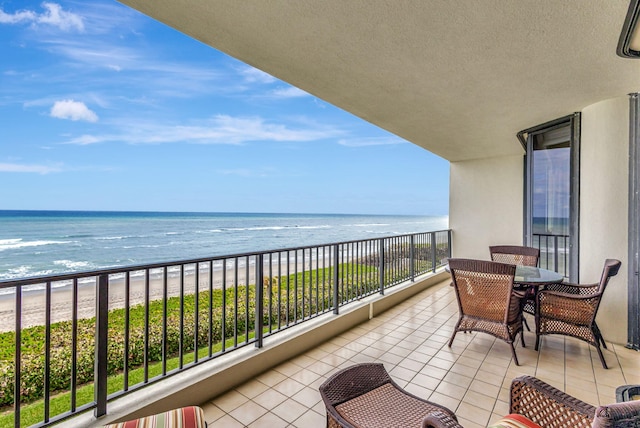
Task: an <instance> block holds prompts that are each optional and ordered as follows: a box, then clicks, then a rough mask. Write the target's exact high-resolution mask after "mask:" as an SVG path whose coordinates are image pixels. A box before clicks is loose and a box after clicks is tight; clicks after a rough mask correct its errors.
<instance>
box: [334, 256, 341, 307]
mask: <svg viewBox="0 0 640 428" xmlns="http://www.w3.org/2000/svg"><path fill="white" fill-rule="evenodd" d="M339 264H340V255H339V254H338V244H335V245H334V246H333V313H334V314H336V315H338V314H339V313H340V309H339V306H340V293H339V291H340V290H339V287H338V280H339V279H340V275H339V272H338V265H339Z"/></svg>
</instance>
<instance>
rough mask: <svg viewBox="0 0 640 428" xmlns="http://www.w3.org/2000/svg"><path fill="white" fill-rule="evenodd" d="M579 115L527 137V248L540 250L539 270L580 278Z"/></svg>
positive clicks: (539, 127)
mask: <svg viewBox="0 0 640 428" xmlns="http://www.w3.org/2000/svg"><path fill="white" fill-rule="evenodd" d="M579 131H580V116H579V114H576V115H571V116H568V117H564V118H561V119H558V120H555V121H552V122H548V123H545V124H543V125H539V126H537V127H534V128H531V129H528V130H526V131H523V132H522V133H520V135H526V140H525V141H526V150H527V154H526V157H525V206H524V208H525V209H524V212H525V231H524V242H525V245H529V246H532V247H536V248H539V249H540V267H543V268H546V269H551V270H554V271H556V272H560V273H561V274H562V275H564V276H565V277H567V278H570V279H571V280H572V281H577V280H578V242H579V239H578V238H579V237H578V224H579V223H578V222H579V212H578V208H579V201H578V197H579V191H578V189H579V162H578V161H579Z"/></svg>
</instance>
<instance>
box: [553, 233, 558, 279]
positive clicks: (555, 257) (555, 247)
mask: <svg viewBox="0 0 640 428" xmlns="http://www.w3.org/2000/svg"><path fill="white" fill-rule="evenodd" d="M558 261H559V259H558V235H554V236H553V267H554V268H555V269H554V270H555V271H556V272H559V271H560V266H559V265H558Z"/></svg>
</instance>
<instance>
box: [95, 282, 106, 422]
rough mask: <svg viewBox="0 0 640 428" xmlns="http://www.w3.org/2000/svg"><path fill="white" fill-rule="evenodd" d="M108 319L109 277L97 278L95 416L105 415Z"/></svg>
mask: <svg viewBox="0 0 640 428" xmlns="http://www.w3.org/2000/svg"><path fill="white" fill-rule="evenodd" d="M108 317H109V275H107V274H102V275H100V276H98V288H97V290H96V348H95V370H94V380H93V382H94V385H95V386H94V388H95V389H94V399H95V402H96V409H95V416H96V418H99V417H101V416H104V415H106V414H107V341H108V338H109V335H108V332H109V330H108V325H107V323H108Z"/></svg>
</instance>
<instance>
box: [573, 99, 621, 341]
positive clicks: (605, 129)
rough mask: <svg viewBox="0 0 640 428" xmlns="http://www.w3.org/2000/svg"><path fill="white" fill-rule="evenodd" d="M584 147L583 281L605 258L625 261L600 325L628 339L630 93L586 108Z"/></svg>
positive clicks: (592, 278)
mask: <svg viewBox="0 0 640 428" xmlns="http://www.w3.org/2000/svg"><path fill="white" fill-rule="evenodd" d="M581 135H582V137H581V144H582V146H581V152H580V157H581V159H580V164H581V171H580V172H581V174H580V282H583V283H584V282H598V281H599V279H600V274H601V272H602V266H603V263H604V260H605V259H606V258H615V259H619V260H621V261H622V267H621V268H620V272H619V273H618V275H617V276H616V277H614V278H612V280H611V281H610V283H609V286H608V288H607V290H606V292H605V295H604V298H603V301H602V304H601V306H600V310H599V311H598V318H597V321H598V325H599V326H600V329H601V330H602V334H603V336H604V338H605V340H607V341H612V342H615V343H620V344H624V343H626V340H627V267H628V265H627V258H628V255H627V249H628V233H627V231H628V211H627V210H628V195H629V191H628V188H629V183H628V181H629V178H628V177H629V160H628V157H629V99H628V97H627V96H623V97H619V98H615V99H611V100H606V101H601V102H599V103H596V104H593V105H591V106H588V107H587V108H585V109H583V111H582V133H581Z"/></svg>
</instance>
